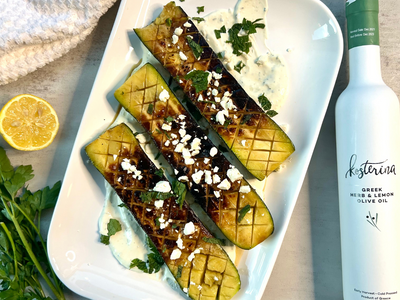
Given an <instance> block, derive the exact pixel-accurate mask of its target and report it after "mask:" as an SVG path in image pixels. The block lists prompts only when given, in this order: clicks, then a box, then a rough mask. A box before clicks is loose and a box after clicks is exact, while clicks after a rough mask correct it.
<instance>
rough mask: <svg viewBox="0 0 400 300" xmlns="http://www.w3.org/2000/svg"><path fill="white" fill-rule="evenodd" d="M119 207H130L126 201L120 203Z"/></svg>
mask: <svg viewBox="0 0 400 300" xmlns="http://www.w3.org/2000/svg"><path fill="white" fill-rule="evenodd" d="M118 207H125V208H126V209H129V207H128V205H126V204H125V203H120V204H118Z"/></svg>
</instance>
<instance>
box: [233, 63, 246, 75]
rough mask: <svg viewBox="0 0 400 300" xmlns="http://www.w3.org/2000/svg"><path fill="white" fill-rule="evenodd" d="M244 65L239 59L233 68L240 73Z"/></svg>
mask: <svg viewBox="0 0 400 300" xmlns="http://www.w3.org/2000/svg"><path fill="white" fill-rule="evenodd" d="M245 66H246V65H245V64H244V63H243V62H242V61H239V62H238V63H237V64H236V65H235V66H234V67H233V68H234V69H235V71H236V72H238V73H240V71H242V69H243V68H244V67H245Z"/></svg>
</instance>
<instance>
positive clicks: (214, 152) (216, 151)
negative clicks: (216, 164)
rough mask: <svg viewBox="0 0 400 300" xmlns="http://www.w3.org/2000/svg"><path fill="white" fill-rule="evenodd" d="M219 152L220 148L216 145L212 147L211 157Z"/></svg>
mask: <svg viewBox="0 0 400 300" xmlns="http://www.w3.org/2000/svg"><path fill="white" fill-rule="evenodd" d="M217 153H218V149H217V148H216V147H212V148H211V150H210V155H211V157H214V156H215V155H216V154H217Z"/></svg>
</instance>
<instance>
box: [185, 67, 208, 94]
mask: <svg viewBox="0 0 400 300" xmlns="http://www.w3.org/2000/svg"><path fill="white" fill-rule="evenodd" d="M208 75H209V73H208V72H205V71H202V70H193V71H191V72H189V73H188V74H186V76H185V79H186V80H192V84H193V86H194V87H195V89H196V93H200V92H202V91H205V90H206V89H207V87H208Z"/></svg>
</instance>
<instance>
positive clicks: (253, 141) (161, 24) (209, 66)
mask: <svg viewBox="0 0 400 300" xmlns="http://www.w3.org/2000/svg"><path fill="white" fill-rule="evenodd" d="M167 19H169V20H171V22H170V23H168V24H167V23H166V20H167ZM135 32H136V34H137V35H138V36H139V38H140V39H141V41H142V42H143V43H144V44H145V45H146V47H147V48H148V49H149V50H150V52H152V53H153V55H154V56H155V57H156V58H157V59H158V60H159V61H160V63H161V64H162V65H163V66H164V67H165V68H166V69H167V70H168V71H169V72H170V73H171V75H172V76H173V77H175V78H176V77H179V80H178V82H179V85H180V86H181V88H182V89H183V90H184V92H185V93H186V95H188V97H189V99H190V100H191V101H192V102H193V103H194V104H195V105H196V107H197V108H198V109H199V111H200V112H201V113H202V115H203V116H204V117H205V118H206V119H207V120H208V122H209V123H210V124H211V125H212V127H213V128H214V130H216V131H217V132H218V134H219V135H220V136H221V137H222V139H223V140H224V142H225V143H226V144H227V146H228V147H229V148H230V149H231V150H232V152H233V153H234V154H235V155H236V156H237V157H238V159H239V160H240V161H241V163H242V164H243V165H244V166H245V167H246V168H247V169H248V170H249V171H250V173H252V174H253V175H254V176H255V177H256V178H258V179H259V180H262V179H264V177H265V176H268V175H270V174H271V172H273V171H274V170H276V169H277V168H278V167H279V166H280V165H281V164H282V162H283V161H285V160H286V159H287V158H288V157H289V156H290V155H291V154H292V153H293V151H294V145H293V143H292V142H291V141H290V139H289V137H288V136H287V135H286V134H285V132H284V131H283V130H282V129H281V128H280V127H279V126H278V125H277V124H276V123H275V122H274V121H273V120H272V119H271V118H269V117H268V116H267V115H266V114H265V113H264V111H263V110H262V109H261V108H260V107H259V106H258V105H257V104H256V102H255V101H254V100H253V99H251V98H250V97H249V96H248V95H247V93H246V92H245V91H244V90H243V88H242V87H241V86H240V85H239V83H238V82H237V81H236V80H235V79H234V77H233V76H232V75H231V74H230V73H229V72H228V71H227V70H226V69H225V68H224V66H223V65H222V63H221V61H220V60H219V59H218V55H217V54H216V53H214V52H213V50H212V49H211V48H210V47H209V45H208V43H207V42H206V41H205V39H204V38H203V36H202V35H201V34H200V33H199V31H198V29H197V28H196V26H195V25H194V23H193V22H192V21H191V20H189V18H188V16H187V15H186V13H185V12H184V11H183V10H182V9H181V8H180V7H178V6H175V3H173V2H170V3H169V4H167V5H166V6H165V7H164V10H163V11H162V12H161V14H160V16H159V17H158V18H156V20H155V21H154V22H153V23H151V24H150V25H148V26H147V27H145V28H140V29H135ZM188 37H189V38H190V41H191V42H194V43H196V44H197V45H199V46H200V47H201V48H202V52H201V55H200V56H199V57H198V58H197V57H195V55H194V53H193V50H192V48H191V47H190V45H189V44H188V41H187V39H188ZM196 52H197V53H198V52H199V51H196ZM193 70H197V71H206V72H209V73H213V74H214V73H215V74H217V73H218V76H212V77H211V78H210V79H211V80H209V82H208V86H207V89H206V90H199V88H197V87H196V84H195V82H194V80H193V79H187V78H188V77H187V76H188V74H190V72H193ZM210 76H211V75H210ZM185 77H186V79H185ZM217 78H218V79H217ZM214 90H216V91H217V93H216V94H215V95H214V94H213V93H215V92H214ZM226 93H228V94H226ZM224 95H229V98H230V99H231V100H232V104H233V105H231V106H230V107H228V108H227V107H226V105H225V107H223V105H221V104H222V101H219V102H218V101H216V99H220V100H221V99H222V98H223V97H224ZM199 99H200V100H199ZM204 100H205V101H204ZM210 100H211V101H210ZM212 102H217V103H215V104H214V103H212ZM218 114H219V118H217V117H218V116H217V115H218Z"/></svg>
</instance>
